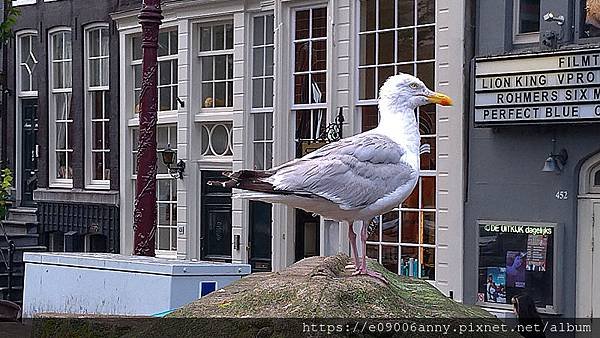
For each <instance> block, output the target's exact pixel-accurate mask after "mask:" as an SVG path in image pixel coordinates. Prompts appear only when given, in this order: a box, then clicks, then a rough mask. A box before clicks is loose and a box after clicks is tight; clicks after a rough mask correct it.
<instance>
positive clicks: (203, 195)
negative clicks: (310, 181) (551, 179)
mask: <svg viewBox="0 0 600 338" xmlns="http://www.w3.org/2000/svg"><path fill="white" fill-rule="evenodd" d="M135 5H136V3H132V2H129V1H121V2H120V7H119V8H118V10H117V12H115V13H114V14H113V15H112V18H113V20H114V21H115V23H116V27H117V30H118V36H119V46H120V53H119V54H120V59H119V83H120V88H121V89H122V90H121V93H122V95H121V96H120V98H119V107H118V109H119V116H120V121H119V122H120V127H119V144H120V159H119V163H120V173H121V175H120V187H119V188H120V201H121V207H120V216H121V221H122V224H129V223H131V222H132V214H133V213H132V211H133V205H134V204H133V203H134V187H135V184H134V183H135V179H136V177H135V173H136V168H135V156H136V136H137V128H138V118H137V114H138V111H137V99H138V96H139V88H140V69H141V65H140V63H141V61H140V59H141V54H140V49H139V39H140V32H141V31H140V26H139V24H138V21H137V14H138V10H139V8H136V6H135ZM162 9H163V15H164V20H163V23H162V25H161V33H160V36H159V43H160V46H161V47H159V58H158V61H159V112H158V139H157V141H158V148H159V149H158V151H159V152H162V151H163V150H164V149H173V150H175V151H176V153H177V155H176V156H177V161H178V160H183V161H184V162H185V164H186V167H185V172H184V175H183V178H182V179H177V178H174V177H172V176H171V175H170V174H169V171H168V170H167V168H166V167H165V166H164V165H163V164H162V163H158V164H157V165H158V166H159V175H158V180H159V183H158V193H157V194H158V201H157V204H158V218H159V219H158V232H157V236H158V238H157V254H158V255H160V256H165V257H177V258H180V259H211V260H222V261H232V262H249V263H250V264H252V266H253V269H254V271H271V270H274V271H277V270H279V269H282V268H283V267H285V266H288V265H289V264H291V263H293V262H295V261H297V260H299V259H302V258H304V257H308V256H312V255H319V254H322V255H328V254H333V253H337V252H339V251H342V252H348V250H349V249H348V241H347V233H348V231H347V228H346V227H347V225H345V224H338V223H337V222H332V221H330V220H324V219H321V218H319V217H315V216H314V215H311V214H307V213H305V212H302V211H299V210H294V209H293V208H288V207H285V206H282V205H277V204H275V205H273V206H271V205H268V204H264V203H258V202H248V201H242V200H237V199H232V197H231V192H230V191H225V190H221V189H217V188H214V187H208V186H207V185H206V184H205V182H206V181H207V180H209V179H215V178H219V177H220V172H222V171H226V170H238V169H243V168H256V169H266V168H269V167H271V166H274V165H278V164H281V163H283V162H286V161H288V160H291V159H293V158H295V157H299V156H302V155H303V154H305V153H306V152H308V151H310V150H311V149H314V148H315V147H318V146H319V145H320V144H322V142H324V140H325V139H326V137H325V136H324V135H325V134H327V133H326V131H327V130H330V129H328V127H333V126H335V125H337V124H339V123H341V122H342V119H341V118H340V117H342V118H343V124H342V130H341V132H342V136H349V135H352V134H355V133H359V132H361V131H364V130H368V129H370V128H373V127H374V126H375V125H376V124H377V108H376V104H377V94H378V93H377V91H378V88H379V86H380V85H381V84H382V83H383V81H384V80H385V79H386V78H387V77H388V76H390V75H393V74H395V73H397V72H406V73H410V74H415V75H417V76H419V77H420V78H422V79H423V80H424V81H425V83H426V84H427V85H428V86H429V87H431V88H432V89H436V90H438V91H441V92H445V93H447V94H449V95H450V96H453V97H456V98H460V97H462V96H463V95H462V92H463V86H464V85H465V81H464V63H463V61H462V60H464V53H465V52H464V49H463V42H464V41H463V40H464V34H463V32H464V29H465V27H464V24H463V22H464V20H463V19H464V14H465V2H464V1H442V0H438V1H434V0H419V1H412V0H406V1H404V0H401V1H388V0H369V1H349V0H329V1H240V0H234V1H163V8H162ZM462 111H463V102H462V101H461V100H457V103H456V105H455V106H454V107H448V108H447V107H433V106H432V107H425V108H423V109H422V110H421V111H419V112H418V116H419V121H420V125H421V133H422V135H423V146H422V163H421V164H422V169H423V173H422V178H421V179H420V181H419V185H418V188H417V191H416V192H415V193H414V194H413V195H412V196H411V198H410V199H409V200H408V201H407V202H406V203H405V204H404V205H402V206H399V208H398V209H397V210H396V211H394V212H391V213H389V214H386V215H383V216H382V217H380V218H378V219H377V220H376V222H373V226H372V229H371V235H370V237H369V240H368V242H367V244H368V248H367V250H368V255H369V256H370V257H373V258H376V259H378V260H379V261H381V262H382V263H383V264H384V265H385V266H386V267H388V268H389V269H390V270H392V271H395V272H398V273H404V274H409V269H408V266H409V263H410V264H411V265H412V266H414V267H416V268H411V269H410V274H412V275H415V276H418V277H421V278H424V279H427V280H430V281H431V282H432V283H435V285H437V286H438V287H439V288H440V289H441V290H442V291H444V292H445V293H446V294H451V293H452V295H453V296H454V297H455V298H456V299H459V300H461V299H462V286H463V283H462V274H461V273H460V271H462V263H463V260H462V259H457V257H462V224H463V220H462V219H463V204H462V196H463V195H462V193H463V167H462V163H463V151H464V145H463V115H462V114H461V112H462ZM332 123H333V125H332ZM160 157H161V156H159V162H160ZM132 243H133V234H132V231H131V229H128V228H122V229H121V252H123V253H126V252H131V250H132Z"/></svg>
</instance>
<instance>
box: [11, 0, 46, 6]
mask: <svg viewBox="0 0 600 338" xmlns="http://www.w3.org/2000/svg"><path fill="white" fill-rule="evenodd" d="M46 1H47V0H46ZM36 3H37V0H13V2H12V5H13V6H25V5H35V4H36Z"/></svg>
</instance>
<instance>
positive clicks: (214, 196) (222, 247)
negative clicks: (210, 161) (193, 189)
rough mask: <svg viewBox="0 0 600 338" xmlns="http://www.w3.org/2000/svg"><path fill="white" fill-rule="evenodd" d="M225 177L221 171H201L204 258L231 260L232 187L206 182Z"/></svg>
mask: <svg viewBox="0 0 600 338" xmlns="http://www.w3.org/2000/svg"><path fill="white" fill-rule="evenodd" d="M223 179H224V177H223V176H222V175H221V172H220V171H202V173H201V180H200V182H201V184H202V186H201V191H202V196H201V202H200V204H201V222H202V226H201V235H200V257H201V259H202V260H211V261H220V262H231V243H232V238H231V189H225V188H223V187H216V186H209V185H208V184H206V182H208V181H218V180H223Z"/></svg>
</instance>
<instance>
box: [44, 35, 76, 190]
mask: <svg viewBox="0 0 600 338" xmlns="http://www.w3.org/2000/svg"><path fill="white" fill-rule="evenodd" d="M49 40H50V66H49V72H50V107H49V108H50V116H52V117H53V120H54V124H53V127H54V136H55V140H54V141H51V143H53V147H52V148H54V152H52V153H51V155H50V156H51V157H54V159H53V160H54V168H55V171H54V173H52V174H51V177H54V178H56V179H59V180H63V182H65V183H67V184H69V183H72V178H73V167H72V162H73V158H72V156H73V155H72V154H73V134H74V133H73V114H72V110H73V109H72V106H71V104H72V102H71V92H72V88H71V83H72V82H71V79H72V75H71V62H72V61H71V57H72V56H71V32H70V31H68V30H62V31H57V32H54V33H52V34H50V37H49ZM51 161H52V159H51Z"/></svg>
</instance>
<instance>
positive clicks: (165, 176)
mask: <svg viewBox="0 0 600 338" xmlns="http://www.w3.org/2000/svg"><path fill="white" fill-rule="evenodd" d="M156 127H157V129H158V128H167V130H169V131H168V132H167V135H168V136H167V138H168V139H169V140H170V133H171V129H172V128H173V132H174V133H175V137H177V124H174V123H168V124H159V125H157V126H156ZM135 130H137V132H138V133H139V126H136V127H134V128H128V137H129V140H130V142H129V144H130V147H129V149H128V152H127V154H128V156H129V158H130V161H132V163H133V165H132V166H131V169H132V171H131V172H130V173H129V174H128V175H129V182H130V186H131V187H132V190H131V191H132V195H131V196H132V199H131V203H132V205H133V208H134V209H135V196H136V195H135V189H136V183H137V182H136V180H137V172H134V171H133V170H134V169H135V165H136V164H135V161H136V156H137V155H136V153H137V151H134V150H133V145H134V143H135V141H134V139H133V137H134V135H135V133H134V131H135ZM156 135H157V137H158V130H157V133H156ZM157 141H158V140H157ZM138 146H139V145H138ZM171 147H172V149H173V151H174V152H175V157H174V158H177V147H176V145H171ZM161 151H162V150H160V149H158V150H157V154H156V155H157V162H158V161H162V158H161ZM164 180H168V181H170V184H171V185H172V184H175V185H177V179H176V178H173V177H172V176H171V175H170V174H169V173H158V172H157V173H156V181H157V182H156V189H157V190H156V191H157V194H158V193H159V187H158V185H159V181H164ZM171 197H173V198H174V199H171V200H169V201H161V200H160V199H159V198H158V196H157V197H156V217H157V219H156V249H155V251H156V256H157V257H164V258H176V257H177V248H175V249H173V250H160V249H158V241H159V240H160V238H159V237H160V235H159V228H169V229H171V231H170V235H169V236H171V234H172V231H173V229H175V238H177V220H176V219H175V220H173V212H172V213H171V217H170V218H171V223H170V224H169V225H168V226H160V225H159V217H160V216H161V215H160V213H159V210H158V209H159V206H160V204H169V205H171V210H172V211H173V210H174V214H175V217H177V189H175V195H174V196H171ZM173 205H174V208H173ZM169 239H170V241H169V243H171V240H172V238H171V237H169ZM175 245H177V239H175Z"/></svg>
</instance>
